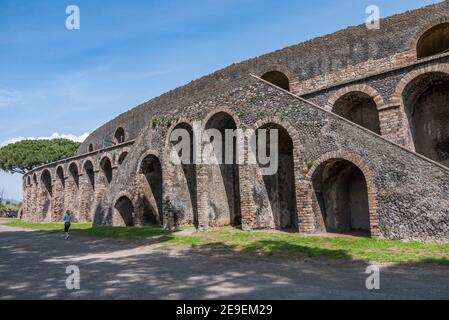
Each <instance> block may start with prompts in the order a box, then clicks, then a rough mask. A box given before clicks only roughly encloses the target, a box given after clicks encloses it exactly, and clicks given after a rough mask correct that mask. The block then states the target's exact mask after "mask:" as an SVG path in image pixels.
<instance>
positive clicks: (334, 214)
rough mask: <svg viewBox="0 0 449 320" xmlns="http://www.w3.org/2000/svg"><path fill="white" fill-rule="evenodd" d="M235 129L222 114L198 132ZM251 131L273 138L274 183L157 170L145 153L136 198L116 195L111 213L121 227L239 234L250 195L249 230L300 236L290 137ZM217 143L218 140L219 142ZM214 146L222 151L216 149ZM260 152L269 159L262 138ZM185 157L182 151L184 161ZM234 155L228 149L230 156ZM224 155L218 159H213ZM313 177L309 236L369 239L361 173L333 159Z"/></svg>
mask: <svg viewBox="0 0 449 320" xmlns="http://www.w3.org/2000/svg"><path fill="white" fill-rule="evenodd" d="M238 127H239V124H238V122H237V121H236V120H235V118H234V117H233V116H232V115H231V114H229V113H227V112H222V111H220V112H217V113H215V114H213V115H212V116H211V117H209V118H208V120H207V122H206V124H205V128H207V129H217V130H218V131H220V132H224V131H225V130H229V129H231V130H234V129H236V128H238ZM178 128H183V129H186V130H187V131H188V132H189V133H191V134H192V132H193V130H192V127H191V125H190V124H189V123H187V122H181V123H179V124H177V125H176V126H174V127H173V128H172V130H176V129H178ZM258 128H260V129H277V130H278V144H279V161H278V167H277V170H276V173H275V174H274V175H268V176H262V175H261V174H260V168H261V167H262V165H256V166H255V167H250V166H245V167H242V166H239V165H237V164H235V162H234V164H207V165H203V164H199V165H195V164H192V163H193V162H189V163H184V162H181V163H180V164H172V163H168V162H167V161H164V162H163V163H164V165H162V164H161V160H160V156H159V155H158V154H157V153H156V152H152V151H151V152H148V153H146V154H145V155H144V156H143V157H142V158H141V160H140V161H139V164H138V171H137V175H136V191H135V193H136V194H135V195H129V194H120V195H119V196H118V197H117V198H116V200H115V201H114V209H115V210H116V212H117V213H118V214H119V216H120V217H121V218H122V220H123V223H124V224H125V225H127V226H135V225H155V226H162V225H166V224H167V223H173V224H174V225H175V226H180V225H186V224H193V225H195V226H197V227H199V228H201V227H218V226H228V225H232V226H240V225H241V224H242V220H243V219H244V214H245V212H247V210H248V205H247V202H248V199H247V198H246V199H243V197H247V196H248V195H250V196H251V197H252V200H251V201H249V202H252V207H251V211H252V213H253V214H255V217H254V219H253V220H254V223H253V224H252V225H251V228H252V229H257V228H274V229H277V230H286V231H288V230H292V231H298V230H299V229H301V228H300V221H299V218H298V211H299V210H298V207H299V203H298V194H300V193H301V192H305V191H304V190H302V191H301V190H300V188H301V187H300V186H298V182H297V181H298V174H299V173H298V167H296V166H295V161H296V160H297V152H296V151H295V142H294V140H293V138H292V133H291V130H290V128H289V129H288V128H287V127H285V126H284V125H282V124H280V123H279V122H266V123H264V124H261V125H260V126H259V127H258ZM222 137H223V139H224V135H223V136H222ZM257 139H258V137H257ZM191 141H192V140H191ZM177 142H178V141H176V142H172V145H176V143H177ZM221 145H222V146H224V141H222V143H221ZM266 147H267V149H268V151H269V150H270V137H268V139H267V146H266ZM192 150H193V148H191V149H190V150H189V152H190V158H191V159H193V152H192ZM222 151H224V150H222ZM183 152H185V150H183ZM227 152H228V153H229V150H227ZM236 152H237V150H236V145H235V141H234V145H233V154H234V155H236ZM224 155H225V153H224V152H221V156H223V157H224ZM242 170H244V171H243V172H242ZM313 171H314V173H313V175H311V177H310V182H311V184H312V186H313V194H312V195H311V197H312V198H313V204H314V205H313V207H311V210H312V212H313V215H314V217H315V218H314V221H315V222H314V226H313V230H314V231H317V232H343V233H346V232H361V233H363V234H367V235H368V234H370V232H371V229H372V227H373V226H372V225H371V224H370V221H371V216H372V214H373V213H372V210H373V209H372V208H370V205H369V199H368V186H367V181H366V179H365V173H363V172H362V170H361V169H360V168H359V166H358V165H357V164H356V163H354V162H352V161H351V158H350V157H345V158H338V157H337V158H331V159H326V160H325V161H323V162H322V163H320V165H319V166H317V167H316V168H315V169H314V170H313ZM249 176H250V177H249ZM248 177H249V179H248ZM245 188H246V189H248V188H249V189H250V192H249V193H248V192H247V193H246V195H245V194H243V193H242V190H245ZM167 199H168V200H167ZM246 218H247V219H248V217H246ZM250 220H251V219H250Z"/></svg>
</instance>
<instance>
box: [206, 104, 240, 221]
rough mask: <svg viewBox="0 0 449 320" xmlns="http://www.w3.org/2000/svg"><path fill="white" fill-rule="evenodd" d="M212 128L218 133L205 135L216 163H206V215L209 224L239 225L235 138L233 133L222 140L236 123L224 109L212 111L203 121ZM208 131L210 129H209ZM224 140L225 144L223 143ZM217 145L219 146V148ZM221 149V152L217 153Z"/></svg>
mask: <svg viewBox="0 0 449 320" xmlns="http://www.w3.org/2000/svg"><path fill="white" fill-rule="evenodd" d="M209 129H215V130H216V131H217V132H219V133H220V136H219V137H214V136H212V137H211V138H210V139H209V142H210V144H211V145H212V146H213V150H214V151H213V154H212V155H213V156H214V157H215V159H216V160H218V162H219V163H220V164H206V168H205V169H206V171H207V176H208V181H207V189H208V190H209V191H210V190H213V192H209V201H208V217H209V224H210V225H211V226H225V225H234V226H239V225H241V212H240V185H239V166H238V164H237V141H236V138H235V136H234V138H232V136H231V138H232V139H228V140H229V143H226V131H227V132H228V135H229V134H230V133H232V132H234V133H235V130H236V129H237V124H236V123H235V121H234V119H233V118H232V116H230V115H229V114H227V113H226V112H219V113H217V114H215V115H213V116H212V117H211V118H210V119H209V121H208V122H207V124H206V130H209ZM211 133H213V132H212V131H211ZM227 144H228V145H227ZM220 146H221V148H220ZM220 153H221V154H220Z"/></svg>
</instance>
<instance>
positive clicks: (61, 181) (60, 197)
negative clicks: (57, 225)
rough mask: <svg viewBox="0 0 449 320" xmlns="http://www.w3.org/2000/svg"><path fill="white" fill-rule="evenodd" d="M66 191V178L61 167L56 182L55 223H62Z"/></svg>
mask: <svg viewBox="0 0 449 320" xmlns="http://www.w3.org/2000/svg"><path fill="white" fill-rule="evenodd" d="M64 189H65V178H64V169H63V168H62V167H61V166H59V167H58V168H57V169H56V181H55V197H56V201H55V202H54V203H55V208H53V212H54V214H55V217H54V221H61V220H62V215H63V213H64Z"/></svg>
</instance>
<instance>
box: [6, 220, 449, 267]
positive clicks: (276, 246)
mask: <svg viewBox="0 0 449 320" xmlns="http://www.w3.org/2000/svg"><path fill="white" fill-rule="evenodd" d="M6 225H8V226H12V227H22V228H31V229H35V230H46V231H58V232H61V231H62V224H61V223H29V222H24V221H11V222H8V223H6ZM71 232H72V233H77V234H82V235H87V236H96V237H114V238H134V239H147V240H150V241H152V242H153V243H154V242H157V243H161V244H166V245H187V246H191V247H195V248H209V249H225V250H232V251H238V252H251V253H260V254H264V255H277V256H287V257H290V258H291V257H300V258H304V257H307V258H323V257H324V258H331V259H339V260H352V261H355V260H358V261H364V262H378V263H398V264H418V263H430V264H438V265H446V266H449V244H433V243H419V242H402V241H396V240H377V239H370V238H355V237H351V238H347V237H318V236H304V235H299V234H292V233H280V232H258V231H242V230H239V229H235V228H231V227H227V228H219V229H214V230H211V231H206V232H193V233H192V234H191V235H180V234H177V233H173V232H170V231H166V230H163V229H160V228H151V227H148V228H126V227H92V226H91V225H90V224H72V227H71Z"/></svg>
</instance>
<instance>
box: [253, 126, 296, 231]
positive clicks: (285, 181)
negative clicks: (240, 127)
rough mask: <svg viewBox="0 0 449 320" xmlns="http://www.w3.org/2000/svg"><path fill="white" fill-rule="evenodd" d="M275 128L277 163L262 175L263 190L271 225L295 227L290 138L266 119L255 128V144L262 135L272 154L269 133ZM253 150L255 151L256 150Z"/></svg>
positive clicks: (294, 193) (273, 142)
mask: <svg viewBox="0 0 449 320" xmlns="http://www.w3.org/2000/svg"><path fill="white" fill-rule="evenodd" d="M262 130H263V131H262ZM273 130H276V131H273ZM276 132H277V167H276V168H274V169H275V172H274V174H269V175H264V176H263V181H264V184H265V190H266V193H267V195H268V200H269V205H270V208H271V213H272V216H273V220H274V226H275V228H276V229H278V230H298V215H297V211H296V192H295V172H294V164H293V141H292V139H291V137H290V135H289V134H288V132H287V130H285V128H283V127H282V126H280V125H278V124H274V123H269V124H265V125H263V126H262V127H260V128H259V129H258V130H257V132H256V137H257V146H259V143H263V141H260V139H261V138H264V139H266V140H265V145H266V154H267V155H270V157H272V156H273V154H274V152H275V150H274V149H272V148H271V146H272V145H273V144H275V141H274V140H273V138H272V134H276ZM257 150H258V149H257ZM257 154H259V150H258V152H257ZM275 156H276V155H275ZM265 167H266V166H265Z"/></svg>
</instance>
